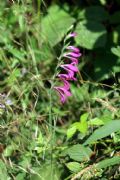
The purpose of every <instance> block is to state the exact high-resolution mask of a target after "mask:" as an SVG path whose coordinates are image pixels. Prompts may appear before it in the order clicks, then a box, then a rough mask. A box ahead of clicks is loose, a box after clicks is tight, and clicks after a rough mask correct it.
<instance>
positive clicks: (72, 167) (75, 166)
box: [66, 162, 81, 172]
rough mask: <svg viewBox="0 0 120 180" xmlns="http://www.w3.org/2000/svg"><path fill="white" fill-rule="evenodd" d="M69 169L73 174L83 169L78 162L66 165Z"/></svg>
mask: <svg viewBox="0 0 120 180" xmlns="http://www.w3.org/2000/svg"><path fill="white" fill-rule="evenodd" d="M66 166H67V168H68V169H69V170H70V171H72V172H79V171H80V169H81V167H80V164H79V163H78V162H69V163H66Z"/></svg>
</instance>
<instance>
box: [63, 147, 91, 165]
mask: <svg viewBox="0 0 120 180" xmlns="http://www.w3.org/2000/svg"><path fill="white" fill-rule="evenodd" d="M63 153H64V155H69V156H70V158H71V159H73V160H75V161H79V162H81V161H88V160H89V159H90V155H91V154H92V150H91V149H90V148H88V147H87V148H86V147H84V146H82V145H80V144H76V145H74V146H72V147H70V148H68V149H67V150H65V152H63Z"/></svg>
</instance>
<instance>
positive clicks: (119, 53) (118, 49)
mask: <svg viewBox="0 0 120 180" xmlns="http://www.w3.org/2000/svg"><path fill="white" fill-rule="evenodd" d="M111 51H112V53H113V54H115V55H116V56H118V57H120V46H117V47H116V48H115V47H113V48H112V49H111Z"/></svg>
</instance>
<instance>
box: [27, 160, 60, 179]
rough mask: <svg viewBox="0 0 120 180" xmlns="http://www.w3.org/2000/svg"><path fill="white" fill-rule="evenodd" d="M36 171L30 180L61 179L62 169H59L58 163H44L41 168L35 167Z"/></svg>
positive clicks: (34, 170)
mask: <svg viewBox="0 0 120 180" xmlns="http://www.w3.org/2000/svg"><path fill="white" fill-rule="evenodd" d="M32 171H33V172H34V173H33V174H32V176H31V178H30V180H34V179H35V180H47V179H49V180H60V175H61V171H60V169H58V164H56V163H53V164H52V166H51V164H50V163H46V164H43V165H42V166H40V168H33V169H32Z"/></svg>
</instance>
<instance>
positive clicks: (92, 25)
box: [75, 21, 107, 49]
mask: <svg viewBox="0 0 120 180" xmlns="http://www.w3.org/2000/svg"><path fill="white" fill-rule="evenodd" d="M76 32H77V34H78V36H77V37H76V38H75V40H76V42H77V44H78V45H80V46H81V47H84V48H86V49H94V48H98V47H104V46H105V44H106V33H107V32H106V29H105V27H104V26H103V25H102V24H101V23H98V22H94V21H87V22H85V21H81V22H79V23H78V24H77V26H76Z"/></svg>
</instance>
